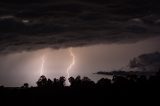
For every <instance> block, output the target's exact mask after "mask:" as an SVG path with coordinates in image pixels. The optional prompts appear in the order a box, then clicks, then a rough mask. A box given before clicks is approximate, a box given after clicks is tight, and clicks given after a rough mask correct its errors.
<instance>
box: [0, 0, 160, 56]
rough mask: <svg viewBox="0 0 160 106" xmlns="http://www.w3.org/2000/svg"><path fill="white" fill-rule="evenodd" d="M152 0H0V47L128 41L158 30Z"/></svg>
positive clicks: (17, 48) (3, 49)
mask: <svg viewBox="0 0 160 106" xmlns="http://www.w3.org/2000/svg"><path fill="white" fill-rule="evenodd" d="M158 4H159V2H158V1H157V0H152V1H150V0H141V1H140V0H134V1H133V0H121V1H120V0H100V1H99V0H98V1H97V0H67V1H66V0H14V2H13V0H1V1H0V35H1V36H0V51H1V53H7V52H13V51H23V50H34V49H39V48H45V47H52V48H65V47H70V46H85V45H92V44H99V43H131V42H135V41H139V40H143V39H145V38H148V37H155V36H158V35H159V34H160V30H159V29H160V24H159V23H160V22H159V20H160V14H159V12H160V9H159V5H158Z"/></svg>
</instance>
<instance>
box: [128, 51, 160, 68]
mask: <svg viewBox="0 0 160 106" xmlns="http://www.w3.org/2000/svg"><path fill="white" fill-rule="evenodd" d="M129 66H130V68H138V69H143V70H145V71H146V70H148V71H158V70H159V69H160V53H159V52H155V53H149V54H143V55H140V56H138V57H136V58H134V59H133V60H131V61H130V64H129Z"/></svg>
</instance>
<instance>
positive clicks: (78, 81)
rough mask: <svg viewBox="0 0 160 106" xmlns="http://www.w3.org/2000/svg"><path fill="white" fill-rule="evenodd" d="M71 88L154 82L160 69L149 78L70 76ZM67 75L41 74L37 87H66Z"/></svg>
mask: <svg viewBox="0 0 160 106" xmlns="http://www.w3.org/2000/svg"><path fill="white" fill-rule="evenodd" d="M68 80H69V82H70V86H69V87H71V88H111V87H113V86H115V87H121V86H123V87H132V86H133V85H138V84H141V85H143V84H146V83H153V82H160V70H159V71H158V72H157V73H156V75H154V76H150V77H149V78H147V77H146V76H144V75H141V76H137V75H126V76H118V75H114V76H113V79H112V80H111V79H108V78H101V79H100V80H98V81H97V82H96V83H95V82H94V81H92V80H91V79H89V78H88V77H83V78H81V77H80V76H77V77H76V78H74V77H70V78H69V79H68ZM65 81H66V79H65V77H60V78H59V79H56V78H54V79H53V80H51V79H47V78H46V77H45V76H44V75H43V76H41V77H40V78H39V79H38V81H37V87H39V88H64V87H66V86H65ZM157 84H158V83H157ZM23 88H28V85H27V83H25V84H24V85H23Z"/></svg>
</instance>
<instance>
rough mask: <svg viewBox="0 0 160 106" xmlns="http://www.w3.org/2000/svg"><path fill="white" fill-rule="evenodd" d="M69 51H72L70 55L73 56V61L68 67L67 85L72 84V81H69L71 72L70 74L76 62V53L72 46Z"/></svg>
mask: <svg viewBox="0 0 160 106" xmlns="http://www.w3.org/2000/svg"><path fill="white" fill-rule="evenodd" d="M69 53H70V56H71V57H72V62H71V64H70V65H69V66H68V68H67V71H66V72H67V82H66V85H68V86H69V85H70V82H69V80H68V79H69V77H70V74H69V71H70V70H71V69H72V67H73V66H74V64H75V55H74V53H73V51H72V48H70V49H69Z"/></svg>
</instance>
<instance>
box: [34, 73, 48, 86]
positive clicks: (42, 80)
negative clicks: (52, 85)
mask: <svg viewBox="0 0 160 106" xmlns="http://www.w3.org/2000/svg"><path fill="white" fill-rule="evenodd" d="M36 83H37V86H38V87H47V78H46V77H45V76H44V75H42V76H41V77H40V78H39V79H38V81H37V82H36Z"/></svg>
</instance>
